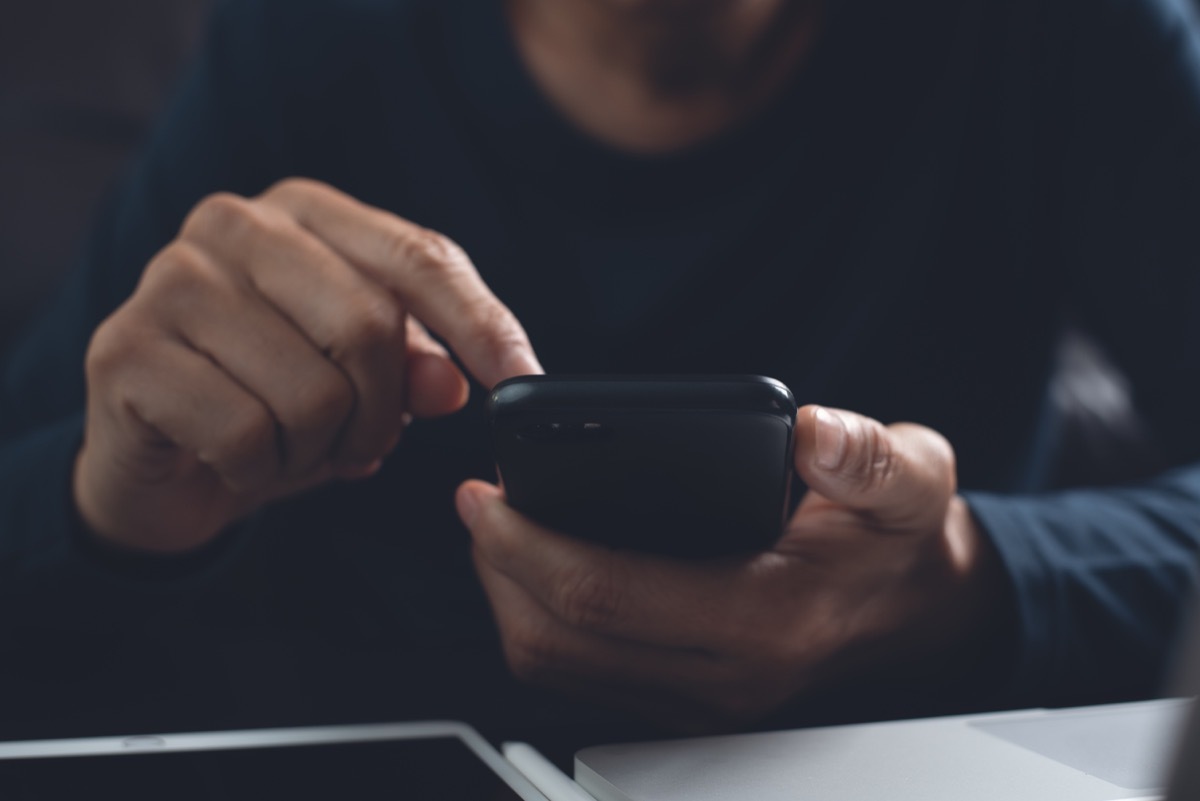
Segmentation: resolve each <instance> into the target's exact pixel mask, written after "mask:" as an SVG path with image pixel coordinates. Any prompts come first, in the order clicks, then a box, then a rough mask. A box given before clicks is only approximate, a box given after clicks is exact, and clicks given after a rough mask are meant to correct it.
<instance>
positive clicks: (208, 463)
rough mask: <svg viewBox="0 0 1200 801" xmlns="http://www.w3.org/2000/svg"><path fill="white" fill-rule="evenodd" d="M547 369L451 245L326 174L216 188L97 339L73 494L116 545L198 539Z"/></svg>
mask: <svg viewBox="0 0 1200 801" xmlns="http://www.w3.org/2000/svg"><path fill="white" fill-rule="evenodd" d="M427 329H428V330H430V331H433V332H434V333H436V334H438V335H440V336H441V337H442V338H443V339H444V340H445V341H446V342H447V343H449V345H450V347H451V348H452V349H453V350H454V352H455V354H457V356H458V357H459V358H460V359H461V360H462V363H463V364H464V365H466V367H467V369H468V370H470V371H471V373H472V374H473V375H474V376H475V377H476V378H478V379H479V380H480V381H481V382H483V383H484V384H485V385H487V386H491V385H492V384H494V383H496V382H497V381H500V380H502V379H504V378H507V377H509V376H513V375H521V374H527V373H533V372H540V371H541V368H540V366H539V365H538V362H537V359H536V357H535V356H534V354H533V351H532V349H531V348H530V345H529V341H528V339H527V337H526V335H525V332H524V330H523V329H522V328H521V326H520V324H519V323H518V322H517V320H516V319H515V318H514V317H513V315H512V313H511V312H509V310H508V309H507V308H505V307H504V305H503V304H501V303H500V301H499V300H497V299H496V298H495V297H494V296H493V295H492V293H491V292H490V291H489V290H488V288H487V286H485V284H484V283H483V281H482V279H481V278H480V277H479V274H478V273H477V272H476V271H475V268H474V266H473V265H472V264H471V262H470V260H469V259H468V258H467V256H466V254H465V253H463V251H462V250H461V249H460V248H459V247H457V246H456V245H455V244H454V243H452V242H450V241H449V240H448V239H446V238H445V237H443V236H441V235H439V234H437V233H435V232H433V231H429V230H426V229H424V228H421V227H420V226H417V225H414V224H413V223H410V222H407V221H405V220H402V219H400V218H398V217H395V216H393V215H391V214H388V213H386V212H384V211H380V210H378V209H374V208H371V207H368V206H365V205H363V204H361V203H358V202H357V201H355V200H353V199H351V198H349V197H347V196H346V195H344V194H342V193H340V192H337V191H336V190H334V189H331V188H330V187H328V186H325V185H322V184H318V183H316V182H313V181H306V180H300V179H292V180H288V181H284V182H282V183H280V184H278V185H276V186H275V187H273V188H272V189H270V190H269V191H268V192H266V193H265V194H263V195H262V196H260V197H257V198H253V199H246V198H241V197H237V196H234V195H214V196H212V197H209V198H208V199H206V200H204V201H203V202H202V203H200V204H199V205H198V206H197V207H196V209H195V210H194V211H193V212H192V214H191V215H190V217H189V218H188V220H187V221H186V223H185V224H184V226H183V229H182V231H181V233H180V234H179V237H178V238H177V239H176V240H175V241H174V242H172V243H171V244H170V245H168V246H167V247H166V248H165V249H164V250H163V251H162V252H161V253H159V254H158V255H157V256H156V257H155V258H154V260H153V261H152V262H151V263H150V265H149V266H148V267H147V268H146V271H145V273H144V275H143V276H142V280H141V282H140V284H139V285H138V287H137V290H136V291H135V292H134V294H133V296H132V297H131V298H130V299H129V300H128V302H126V303H125V304H124V305H123V306H122V307H121V308H120V309H118V310H117V311H116V312H115V313H114V314H113V315H112V316H111V317H110V318H109V319H108V320H106V321H105V322H104V323H103V324H102V325H101V326H100V327H99V329H98V330H97V331H96V333H95V336H94V337H93V339H92V343H91V347H90V348H89V351H88V355H87V364H86V371H87V384H88V406H87V425H86V430H85V435H84V443H83V447H82V449H81V451H80V453H79V456H78V458H77V460H76V465H75V473H74V496H75V501H76V504H77V507H78V509H79V511H80V514H81V515H82V517H83V520H84V522H85V523H86V524H87V525H88V526H89V527H90V528H91V529H92V531H93V532H94V533H95V534H96V535H97V536H99V537H100V538H102V539H103V540H106V541H108V542H111V543H114V544H117V545H121V546H125V547H129V548H136V549H143V550H150V551H160V552H170V551H180V550H185V549H189V548H193V547H196V546H198V545H201V544H203V543H204V542H206V541H208V540H210V539H212V538H213V537H215V536H216V535H217V534H218V533H219V532H220V531H221V530H222V529H223V528H224V527H225V526H227V525H228V524H229V523H230V522H232V521H234V520H235V519H237V518H238V517H240V516H242V515H244V514H246V513H248V512H250V511H251V510H253V509H254V508H256V507H257V506H259V505H261V504H263V503H265V502H266V501H268V500H271V499H274V498H279V497H282V496H285V495H288V494H290V493H294V492H298V491H301V490H303V489H306V488H309V487H313V486H315V485H317V484H320V483H323V482H326V481H329V480H331V479H335V478H343V479H353V478H361V477H365V476H368V475H370V474H372V473H373V472H374V471H376V470H377V469H378V467H379V464H380V462H381V460H382V459H383V457H384V456H386V455H387V454H388V453H389V452H390V451H391V450H392V448H393V447H395V445H396V443H397V441H398V440H399V438H400V434H401V430H402V428H403V426H404V422H405V420H406V419H407V418H408V416H410V415H415V416H433V415H441V414H447V413H449V412H452V411H454V410H456V409H458V408H460V407H461V406H462V405H463V403H465V401H466V396H467V382H466V379H465V377H464V376H463V375H462V373H461V372H460V371H459V370H458V368H457V367H456V366H455V365H454V362H453V361H452V360H451V359H450V357H449V355H448V354H447V353H446V350H445V349H444V348H443V347H442V346H441V345H439V344H438V343H437V342H436V341H435V340H434V339H433V338H432V337H431V336H430V335H429V333H428V332H427Z"/></svg>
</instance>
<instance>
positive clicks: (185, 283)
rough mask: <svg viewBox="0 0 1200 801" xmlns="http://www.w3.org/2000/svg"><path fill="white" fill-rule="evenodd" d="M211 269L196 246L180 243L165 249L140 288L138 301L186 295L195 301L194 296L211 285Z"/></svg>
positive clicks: (152, 265) (156, 257)
mask: <svg viewBox="0 0 1200 801" xmlns="http://www.w3.org/2000/svg"><path fill="white" fill-rule="evenodd" d="M211 269H212V267H211V265H210V264H209V262H208V261H207V259H205V258H204V256H203V254H202V253H201V252H200V251H199V250H198V249H197V248H196V247H194V246H192V245H190V244H188V243H186V242H183V241H180V240H176V241H175V242H172V243H171V244H170V245H167V247H165V248H163V250H162V251H161V252H159V254H158V255H157V256H155V257H154V259H153V260H151V262H150V264H149V266H147V267H146V272H145V275H144V277H143V281H142V285H141V286H140V287H139V291H138V293H137V295H139V296H140V297H137V298H136V299H137V300H143V299H145V298H146V297H147V296H157V295H160V294H167V295H176V294H177V295H182V296H183V297H185V298H193V297H194V294H195V293H196V292H198V291H200V290H201V289H202V288H203V287H205V286H206V285H208V284H209V283H210V282H211V280H212V276H211Z"/></svg>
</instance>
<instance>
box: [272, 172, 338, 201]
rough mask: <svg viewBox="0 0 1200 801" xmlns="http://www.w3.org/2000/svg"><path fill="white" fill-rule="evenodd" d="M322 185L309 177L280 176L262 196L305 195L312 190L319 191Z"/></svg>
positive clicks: (294, 196)
mask: <svg viewBox="0 0 1200 801" xmlns="http://www.w3.org/2000/svg"><path fill="white" fill-rule="evenodd" d="M323 188H324V185H323V184H321V183H319V182H318V181H314V180H313V179H311V178H301V177H299V176H291V177H288V178H281V179H280V180H278V181H276V182H275V183H273V184H271V187H270V188H269V189H267V191H266V192H264V193H263V196H264V197H274V198H296V197H305V196H307V195H310V194H312V193H314V192H320V191H321V190H322V189H323Z"/></svg>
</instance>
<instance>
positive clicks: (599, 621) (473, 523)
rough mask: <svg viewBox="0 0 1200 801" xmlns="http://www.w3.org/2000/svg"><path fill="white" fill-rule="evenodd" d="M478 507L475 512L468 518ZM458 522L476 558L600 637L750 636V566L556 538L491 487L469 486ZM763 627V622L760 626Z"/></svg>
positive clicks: (685, 639)
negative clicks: (687, 559)
mask: <svg viewBox="0 0 1200 801" xmlns="http://www.w3.org/2000/svg"><path fill="white" fill-rule="evenodd" d="M468 495H471V496H474V497H475V498H476V499H478V503H477V504H475V505H474V511H473V512H466V513H463V512H465V510H466V509H467V507H468V506H470V505H471V504H472V501H471V500H470V499H468V498H467V497H466V496H468ZM458 502H459V509H460V513H463V517H464V520H465V522H467V524H468V527H469V528H470V529H471V533H472V535H473V537H474V541H475V545H476V548H477V550H478V553H479V555H480V556H481V557H482V558H483V559H484V560H486V561H487V563H488V564H490V565H491V566H492V567H494V568H495V569H496V570H498V571H499V572H501V573H503V574H504V575H506V576H508V577H509V578H510V579H512V580H513V581H515V582H516V583H518V584H519V585H521V586H522V587H524V588H525V590H526V591H527V592H529V594H530V595H532V596H533V597H534V598H535V599H537V601H538V602H539V603H540V604H541V605H542V606H543V607H545V608H546V609H547V611H549V612H550V613H551V614H552V615H554V616H555V617H557V618H558V619H560V620H562V621H564V622H566V623H567V624H569V625H571V626H574V627H577V628H581V629H585V630H588V631H591V632H594V633H597V634H604V635H608V636H613V637H620V638H623V639H627V640H634V641H638V642H643V643H652V644H655V645H662V646H670V647H677V648H699V649H702V650H713V648H714V646H717V645H718V644H721V645H724V644H726V643H728V642H729V640H730V639H731V638H736V637H737V636H739V634H740V633H742V632H746V631H751V630H753V629H754V627H753V626H752V625H751V624H752V623H754V622H755V621H754V620H751V619H749V618H751V617H757V615H752V613H750V609H749V606H748V605H747V604H746V603H745V602H746V599H747V598H748V594H746V593H742V592H740V591H739V590H741V589H742V588H744V587H745V586H746V581H745V580H746V579H748V578H751V576H750V575H749V574H750V572H752V571H753V570H754V567H753V563H752V562H751V561H750V560H741V561H736V560H722V561H707V562H683V561H679V560H672V559H666V558H662V557H657V556H653V555H651V554H643V553H637V552H631V551H614V550H611V549H609V548H606V547H604V546H601V545H596V544H594V543H591V542H586V541H583V540H578V539H574V538H571V537H567V536H564V535H562V534H557V533H555V532H553V531H550V530H549V529H546V528H543V527H542V526H539V525H537V524H536V523H533V522H532V521H530V520H529V519H528V518H526V517H524V516H523V515H521V514H520V513H519V512H517V511H515V510H513V509H512V508H511V507H509V506H508V505H507V504H506V503H504V502H503V500H502V497H501V495H500V492H499V490H498V489H496V488H495V487H492V486H490V485H488V484H484V483H482V482H475V481H472V482H467V483H466V484H464V485H463V486H462V487H460V488H459V490H458ZM758 622H759V624H761V621H758Z"/></svg>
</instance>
